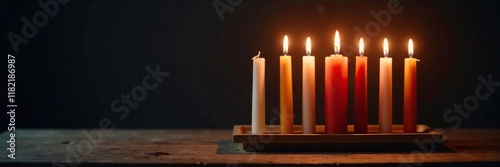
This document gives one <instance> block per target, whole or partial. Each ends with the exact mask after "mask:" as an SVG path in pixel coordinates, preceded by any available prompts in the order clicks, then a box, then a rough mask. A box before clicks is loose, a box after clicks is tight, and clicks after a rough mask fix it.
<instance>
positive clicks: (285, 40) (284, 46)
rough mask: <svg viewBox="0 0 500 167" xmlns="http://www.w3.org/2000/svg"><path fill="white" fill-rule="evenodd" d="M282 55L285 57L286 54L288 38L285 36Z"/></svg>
mask: <svg viewBox="0 0 500 167" xmlns="http://www.w3.org/2000/svg"><path fill="white" fill-rule="evenodd" d="M283 54H284V55H287V54H288V36H286V35H285V38H283Z"/></svg>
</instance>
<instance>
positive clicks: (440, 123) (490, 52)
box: [0, 0, 500, 130]
mask: <svg viewBox="0 0 500 167" xmlns="http://www.w3.org/2000/svg"><path fill="white" fill-rule="evenodd" d="M220 1H221V2H222V3H224V4H227V5H230V4H229V3H228V2H227V1H226V0H220ZM213 2H214V1H213V0H179V1H173V0H143V1H136V0H100V1H81V0H80V1H77V0H72V1H70V2H69V3H68V4H66V5H60V6H59V12H58V13H57V15H55V16H54V17H51V18H49V21H48V23H47V25H45V26H44V27H41V28H39V29H38V33H37V35H36V36H35V37H33V38H30V39H28V40H29V42H28V43H27V44H20V45H19V52H18V53H15V51H14V50H13V49H12V46H11V44H10V43H9V40H8V38H7V34H8V33H9V32H13V33H16V34H18V35H21V34H22V33H21V27H22V26H23V22H22V21H21V18H22V17H26V18H28V20H32V17H33V14H34V13H35V12H37V11H40V10H42V9H41V8H40V6H39V5H38V4H37V1H19V0H7V1H1V2H0V14H1V24H0V30H1V33H2V34H1V35H2V36H1V40H0V42H1V46H0V50H1V54H2V55H4V56H7V54H8V53H9V54H13V55H15V56H16V80H17V82H16V88H17V89H16V90H17V98H16V100H17V102H16V103H17V104H18V105H19V107H18V110H17V114H16V127H17V128H97V127H98V126H99V121H100V120H102V119H103V118H109V119H110V120H112V121H113V124H114V125H116V127H117V128H231V127H232V126H233V125H235V124H250V119H251V80H252V61H251V57H252V56H254V55H256V53H257V51H262V56H263V57H265V58H266V109H267V122H269V121H270V120H271V118H272V117H273V116H274V114H273V113H272V110H273V108H276V109H279V68H278V67H279V60H278V59H279V55H281V54H282V39H283V36H284V35H285V34H286V35H288V36H289V38H290V51H289V53H290V54H291V55H292V62H293V63H292V64H293V81H294V83H293V84H294V85H293V87H294V112H295V114H296V115H297V117H296V121H295V123H296V124H300V120H301V116H300V115H301V112H300V109H301V68H302V66H301V63H302V61H301V56H302V55H304V54H305V46H304V45H305V39H306V38H307V36H310V37H311V39H312V43H313V46H312V47H313V48H312V54H313V55H315V56H316V71H317V74H316V75H317V81H316V83H317V86H316V87H317V99H318V102H317V116H318V117H317V120H318V124H323V119H324V118H323V113H324V112H323V105H324V101H323V95H324V94H323V87H324V86H323V82H324V57H325V56H327V55H329V54H331V53H332V52H333V34H334V31H335V30H336V29H338V30H339V31H340V35H341V40H342V49H341V53H343V54H344V55H346V56H348V57H349V60H350V61H349V76H350V80H349V86H350V88H349V96H350V101H349V109H350V110H349V113H350V117H349V122H350V123H352V108H353V94H354V92H353V91H354V90H353V85H354V79H353V78H354V66H355V64H354V59H355V56H356V55H357V42H358V40H359V36H358V35H357V33H356V31H355V30H354V27H359V28H360V29H361V30H362V31H363V32H366V31H365V25H367V23H369V22H371V21H377V20H376V19H375V18H374V17H373V16H372V15H371V14H370V11H374V12H379V11H381V10H387V3H388V2H389V1H386V0H382V1H371V0H354V1H332V0H328V1H327V0H308V1H306V0H301V1H298V0H286V1H285V0H280V1H269V0H243V1H242V2H241V3H240V4H237V5H234V6H231V5H230V7H231V8H232V9H233V10H232V11H226V12H225V13H224V14H223V16H224V19H222V20H221V19H220V18H219V16H218V15H217V12H216V9H215V8H214V5H213ZM400 3H401V6H402V7H403V11H402V12H401V13H400V14H392V15H391V20H390V22H389V24H387V26H385V27H384V26H381V28H380V33H379V34H378V35H376V36H373V37H365V41H366V40H369V43H368V44H366V45H367V46H366V48H365V55H366V56H368V58H369V66H368V67H369V69H368V71H369V101H370V102H369V110H370V111H369V121H370V123H377V112H378V100H377V99H378V66H379V65H378V63H379V61H378V58H379V57H381V56H382V40H383V38H384V37H387V38H388V39H389V43H390V53H389V55H390V56H391V57H393V62H394V63H393V64H394V65H393V71H394V73H393V79H394V81H393V89H394V92H393V93H394V96H393V97H394V114H393V115H394V123H401V122H402V108H403V105H402V101H403V99H402V98H403V93H402V91H403V65H404V63H403V60H404V58H406V57H407V56H408V54H407V41H408V39H409V38H413V40H414V43H415V57H417V58H419V59H421V61H420V62H419V63H418V122H419V123H425V124H428V125H431V126H435V127H451V126H452V125H455V123H456V122H449V121H448V122H447V121H445V120H444V119H443V113H444V112H445V111H446V110H447V109H450V108H452V107H453V104H455V103H457V104H463V101H464V99H465V97H467V96H469V95H474V92H475V89H476V86H477V85H479V84H480V82H479V81H478V80H477V77H479V76H483V77H485V78H487V76H488V75H489V74H491V75H492V76H493V80H494V81H500V67H499V56H500V55H498V46H499V42H498V41H499V40H500V36H499V35H500V33H499V30H500V24H499V14H498V7H499V5H497V4H496V3H495V1H478V0H470V1H455V0H449V1H417V0H413V1H409V0H401V1H400ZM379 25H380V24H379ZM348 46H352V47H354V48H352V47H351V48H348ZM4 61H5V62H4V63H3V64H4V65H5V66H7V62H6V61H7V60H6V59H4ZM157 64H159V65H160V68H161V71H166V72H169V73H170V75H169V76H168V77H166V78H164V81H163V82H162V83H160V85H159V86H158V87H157V88H156V89H154V90H151V91H148V92H147V97H146V99H145V100H144V101H142V102H139V103H138V106H137V107H136V108H130V113H129V116H128V117H126V118H125V119H123V120H121V119H120V118H119V116H121V114H122V113H115V112H113V111H112V110H111V108H110V105H111V103H112V102H113V101H114V100H115V99H120V96H121V95H122V94H130V92H131V90H132V89H133V88H134V87H135V86H139V85H142V79H143V77H144V76H146V75H147V74H148V72H147V71H146V70H145V67H146V66H150V67H152V68H153V69H154V67H155V66H156V65H157ZM4 68H5V67H4ZM4 74H5V75H4V77H3V78H4V83H5V82H6V80H7V77H6V75H7V73H6V72H5V73H4ZM4 89H6V88H4ZM4 89H3V90H4ZM498 92H500V91H498V90H497V91H496V92H494V93H492V94H491V96H490V97H489V98H488V99H486V100H484V101H480V103H479V108H478V109H477V110H476V111H473V112H470V113H471V115H470V117H468V118H463V119H462V121H463V123H462V124H461V126H460V127H478V126H480V127H498V126H500V121H498V118H499V117H500V113H499V112H500V98H499V93H498ZM3 94H4V96H6V91H4V93H3ZM4 99H6V98H5V97H4ZM2 104H3V106H2V107H3V108H4V109H5V107H4V106H5V104H6V100H4V102H3V103H2ZM121 105H123V104H119V106H121ZM2 113H3V114H0V119H1V120H2V122H3V123H2V125H1V126H0V127H2V128H1V129H2V130H5V128H6V127H7V119H6V118H7V116H8V115H6V114H5V110H3V111H2ZM450 116H457V114H456V113H453V114H452V115H450ZM276 123H278V122H276Z"/></svg>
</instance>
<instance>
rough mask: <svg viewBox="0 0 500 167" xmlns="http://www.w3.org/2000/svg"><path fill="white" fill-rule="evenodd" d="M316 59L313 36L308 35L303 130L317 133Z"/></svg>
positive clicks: (304, 68)
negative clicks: (312, 42) (312, 46)
mask: <svg viewBox="0 0 500 167" xmlns="http://www.w3.org/2000/svg"><path fill="white" fill-rule="evenodd" d="M314 66H315V59H314V56H311V38H309V37H307V41H306V55H305V56H303V57H302V132H303V133H304V134H311V133H315V131H316V130H315V129H316V81H315V80H316V76H315V69H314V68H315V67H314Z"/></svg>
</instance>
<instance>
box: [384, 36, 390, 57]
mask: <svg viewBox="0 0 500 167" xmlns="http://www.w3.org/2000/svg"><path fill="white" fill-rule="evenodd" d="M387 56H389V42H387V38H384V57H387Z"/></svg>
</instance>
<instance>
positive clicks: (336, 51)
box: [333, 30, 340, 54]
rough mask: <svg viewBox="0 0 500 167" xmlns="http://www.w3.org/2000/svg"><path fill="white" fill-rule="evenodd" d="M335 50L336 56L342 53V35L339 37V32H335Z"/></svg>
mask: <svg viewBox="0 0 500 167" xmlns="http://www.w3.org/2000/svg"><path fill="white" fill-rule="evenodd" d="M333 48H334V51H335V54H339V52H340V35H339V31H338V30H335V39H334V40H333Z"/></svg>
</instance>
